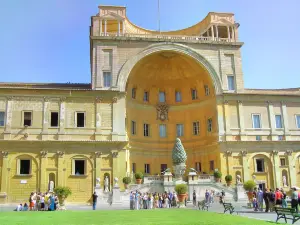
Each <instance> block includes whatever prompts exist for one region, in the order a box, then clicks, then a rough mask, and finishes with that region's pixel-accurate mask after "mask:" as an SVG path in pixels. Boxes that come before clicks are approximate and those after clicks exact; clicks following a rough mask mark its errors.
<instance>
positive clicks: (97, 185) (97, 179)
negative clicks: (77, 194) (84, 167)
mask: <svg viewBox="0 0 300 225" xmlns="http://www.w3.org/2000/svg"><path fill="white" fill-rule="evenodd" d="M96 187H100V177H97V178H96Z"/></svg>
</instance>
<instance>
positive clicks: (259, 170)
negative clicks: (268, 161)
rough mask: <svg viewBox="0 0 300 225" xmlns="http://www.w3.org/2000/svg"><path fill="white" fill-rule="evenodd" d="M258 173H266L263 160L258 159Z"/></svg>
mask: <svg viewBox="0 0 300 225" xmlns="http://www.w3.org/2000/svg"><path fill="white" fill-rule="evenodd" d="M256 172H265V166H264V160H263V159H256Z"/></svg>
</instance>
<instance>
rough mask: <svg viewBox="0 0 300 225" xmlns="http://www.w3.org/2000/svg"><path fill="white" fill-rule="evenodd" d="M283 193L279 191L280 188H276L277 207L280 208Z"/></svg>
mask: <svg viewBox="0 0 300 225" xmlns="http://www.w3.org/2000/svg"><path fill="white" fill-rule="evenodd" d="M282 197H283V195H282V192H281V191H279V188H276V192H275V205H276V207H279V206H281V205H282Z"/></svg>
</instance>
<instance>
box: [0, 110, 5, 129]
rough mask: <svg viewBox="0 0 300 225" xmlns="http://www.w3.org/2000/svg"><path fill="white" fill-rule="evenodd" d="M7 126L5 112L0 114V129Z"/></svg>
mask: <svg viewBox="0 0 300 225" xmlns="http://www.w3.org/2000/svg"><path fill="white" fill-rule="evenodd" d="M4 124H5V112H0V127H4Z"/></svg>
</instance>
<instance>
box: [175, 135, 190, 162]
mask: <svg viewBox="0 0 300 225" xmlns="http://www.w3.org/2000/svg"><path fill="white" fill-rule="evenodd" d="M172 159H173V163H174V164H180V163H185V162H186V159H187V156H186V153H185V151H184V147H183V145H182V143H181V140H180V139H179V138H176V142H175V145H174V148H173V151H172Z"/></svg>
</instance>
